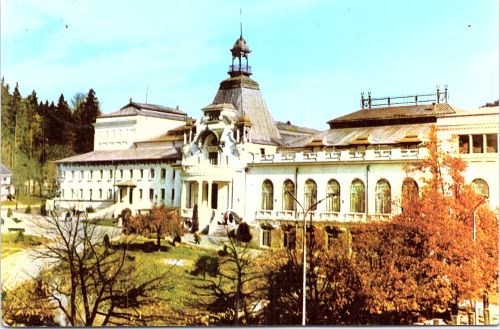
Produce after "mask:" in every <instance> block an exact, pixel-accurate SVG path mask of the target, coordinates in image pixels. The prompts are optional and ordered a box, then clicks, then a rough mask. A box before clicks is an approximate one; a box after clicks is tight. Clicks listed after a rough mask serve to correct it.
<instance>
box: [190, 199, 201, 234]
mask: <svg viewBox="0 0 500 329" xmlns="http://www.w3.org/2000/svg"><path fill="white" fill-rule="evenodd" d="M191 222H192V226H191V233H196V232H198V230H199V228H200V221H199V219H198V205H197V204H195V205H194V207H193V216H192V218H191Z"/></svg>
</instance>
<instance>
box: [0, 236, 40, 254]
mask: <svg viewBox="0 0 500 329" xmlns="http://www.w3.org/2000/svg"><path fill="white" fill-rule="evenodd" d="M47 241H48V240H47V239H45V238H42V237H38V236H33V235H27V234H20V232H11V233H2V258H5V257H7V256H10V255H13V254H15V253H17V252H21V251H23V250H26V249H30V248H34V247H36V246H39V245H42V244H44V243H47Z"/></svg>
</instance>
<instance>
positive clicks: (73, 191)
mask: <svg viewBox="0 0 500 329" xmlns="http://www.w3.org/2000/svg"><path fill="white" fill-rule="evenodd" d="M74 198H75V190H73V189H71V199H74Z"/></svg>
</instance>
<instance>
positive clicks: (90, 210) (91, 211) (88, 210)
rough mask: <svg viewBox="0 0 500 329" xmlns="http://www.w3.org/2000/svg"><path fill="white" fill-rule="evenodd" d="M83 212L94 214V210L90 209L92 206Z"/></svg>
mask: <svg viewBox="0 0 500 329" xmlns="http://www.w3.org/2000/svg"><path fill="white" fill-rule="evenodd" d="M85 211H86V212H87V214H91V213H93V212H95V210H94V208H92V206H89V207H87V208H85Z"/></svg>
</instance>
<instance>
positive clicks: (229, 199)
mask: <svg viewBox="0 0 500 329" xmlns="http://www.w3.org/2000/svg"><path fill="white" fill-rule="evenodd" d="M232 192H233V184H232V183H231V182H228V183H227V207H226V208H227V209H231V210H232V208H233V207H232V205H233V193H232Z"/></svg>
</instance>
